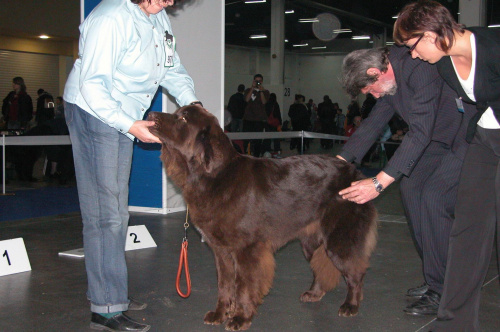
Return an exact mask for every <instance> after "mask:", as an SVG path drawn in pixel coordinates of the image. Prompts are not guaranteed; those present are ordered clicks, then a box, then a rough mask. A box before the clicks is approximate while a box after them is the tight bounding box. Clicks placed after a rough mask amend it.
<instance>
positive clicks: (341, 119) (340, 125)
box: [334, 108, 345, 143]
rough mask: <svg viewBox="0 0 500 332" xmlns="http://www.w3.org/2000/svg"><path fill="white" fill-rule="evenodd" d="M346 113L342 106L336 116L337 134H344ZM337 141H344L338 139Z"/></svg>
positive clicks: (335, 132)
mask: <svg viewBox="0 0 500 332" xmlns="http://www.w3.org/2000/svg"><path fill="white" fill-rule="evenodd" d="M344 124H345V115H344V114H343V113H342V110H341V109H340V108H338V109H337V115H336V116H335V131H334V134H335V135H339V136H344V134H345V130H344ZM337 143H343V141H341V140H338V141H337Z"/></svg>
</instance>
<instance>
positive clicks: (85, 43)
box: [64, 0, 201, 331]
mask: <svg viewBox="0 0 500 332" xmlns="http://www.w3.org/2000/svg"><path fill="white" fill-rule="evenodd" d="M173 3H174V0H103V1H102V2H101V3H100V4H99V5H98V6H97V7H96V8H95V9H94V10H93V11H92V12H91V13H90V15H89V16H88V17H87V18H86V19H85V21H84V22H83V23H82V24H81V26H80V33H81V35H80V42H79V54H78V55H79V57H78V59H77V60H76V62H75V64H74V67H73V70H72V71H71V73H70V75H69V78H68V81H67V83H66V87H65V90H64V100H65V101H66V107H65V113H66V114H65V115H66V122H67V124H68V128H69V131H70V137H71V142H72V147H73V155H74V159H75V171H76V178H77V186H78V195H79V199H80V209H81V213H82V221H83V240H84V249H85V265H86V270H87V279H88V292H87V297H88V299H89V300H90V305H91V307H90V309H91V311H92V316H91V328H94V329H99V330H101V329H106V330H108V331H147V330H149V328H150V326H149V325H145V324H140V323H138V322H136V321H134V320H132V319H131V318H130V317H128V316H127V315H125V314H123V312H124V311H127V310H141V309H144V308H145V307H146V304H144V303H140V302H138V301H136V300H133V299H131V298H130V297H129V296H128V284H127V266H126V262H125V251H124V250H125V239H126V232H127V227H128V219H129V213H128V190H129V188H128V183H129V177H130V168H131V161H132V148H133V141H132V140H133V139H134V138H137V139H138V140H140V141H142V142H146V143H153V142H158V143H159V139H158V138H157V137H156V136H154V135H152V134H151V133H150V132H149V127H150V126H152V125H154V123H153V122H151V121H144V120H142V119H143V118H144V114H145V112H146V111H147V110H148V108H149V107H150V105H151V101H152V99H153V97H154V96H155V93H156V92H157V90H158V88H159V87H160V86H162V87H164V88H166V89H167V90H168V92H169V93H170V94H171V95H172V96H173V97H175V99H176V101H177V103H178V104H179V105H180V106H184V105H188V104H200V105H201V103H200V102H199V101H198V99H197V98H196V96H195V91H194V84H193V80H192V79H191V77H190V76H189V74H188V73H187V72H186V70H185V68H184V67H183V66H182V64H181V62H180V59H179V56H178V54H177V52H176V51H175V38H174V35H173V32H172V29H171V25H170V21H169V19H168V16H167V14H166V12H165V10H164V9H165V8H166V7H168V6H171V5H173Z"/></svg>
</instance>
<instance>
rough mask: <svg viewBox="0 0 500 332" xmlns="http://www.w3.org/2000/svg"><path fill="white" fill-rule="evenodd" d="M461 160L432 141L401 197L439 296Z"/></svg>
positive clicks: (427, 277)
mask: <svg viewBox="0 0 500 332" xmlns="http://www.w3.org/2000/svg"><path fill="white" fill-rule="evenodd" d="M461 167H462V161H461V160H460V159H458V158H457V157H456V156H455V155H454V154H453V153H452V151H451V149H449V148H448V147H447V146H445V145H444V144H442V143H438V142H431V143H430V145H429V146H428V147H427V149H426V150H425V151H424V153H423V155H422V157H421V158H420V160H419V161H418V164H417V165H416V166H415V168H414V169H413V171H412V173H411V174H410V176H409V177H407V178H403V180H402V181H401V198H402V201H403V205H404V208H405V212H406V216H407V219H408V226H409V228H410V233H411V235H412V239H413V241H414V244H415V248H416V249H417V252H418V254H419V256H420V258H421V259H422V270H423V274H424V279H425V281H426V282H427V284H429V288H430V289H432V290H433V291H435V292H438V293H439V294H441V293H442V290H443V283H444V276H445V271H446V259H447V255H448V239H449V235H450V232H451V227H452V225H453V220H454V218H453V217H454V210H455V203H456V197H457V190H458V179H459V176H460V169H461Z"/></svg>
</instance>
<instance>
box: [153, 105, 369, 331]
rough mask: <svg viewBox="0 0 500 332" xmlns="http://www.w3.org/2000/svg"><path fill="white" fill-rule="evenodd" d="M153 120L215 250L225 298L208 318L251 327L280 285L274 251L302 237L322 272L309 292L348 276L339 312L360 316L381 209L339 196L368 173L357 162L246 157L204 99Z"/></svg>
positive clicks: (317, 294)
mask: <svg viewBox="0 0 500 332" xmlns="http://www.w3.org/2000/svg"><path fill="white" fill-rule="evenodd" d="M149 120H152V121H155V126H154V127H151V129H150V130H151V132H152V133H153V134H155V135H156V136H158V137H159V138H160V139H161V141H162V155H161V159H162V161H163V162H164V164H165V167H166V171H167V174H168V175H169V177H170V178H171V179H172V180H173V182H174V183H175V184H176V185H177V186H179V187H180V188H181V189H182V191H183V195H184V199H185V201H186V202H187V204H188V206H189V214H190V217H191V220H192V222H193V224H194V225H195V226H196V227H197V228H198V229H199V230H200V232H201V233H202V234H203V236H204V238H205V240H206V242H207V244H208V245H209V246H210V248H211V249H212V250H213V252H214V256H215V263H216V267H217V277H218V300H217V306H216V308H215V311H210V312H208V313H207V314H206V315H205V319H204V321H205V323H206V324H214V325H217V324H222V323H224V322H227V323H226V329H227V330H233V331H236V330H245V329H248V328H249V327H250V325H251V323H252V317H253V316H254V315H255V313H256V311H257V306H258V305H259V304H260V303H261V302H262V298H263V297H264V296H265V295H266V294H267V293H268V292H269V290H270V288H271V285H272V281H273V277H274V267H275V261H274V252H275V251H276V250H277V249H278V248H280V247H281V246H283V245H284V244H286V243H287V242H288V241H290V240H293V239H297V238H298V239H299V240H300V241H301V244H302V248H303V252H304V255H305V257H306V259H307V260H308V261H309V263H310V266H311V269H312V271H313V274H314V281H313V283H312V285H311V287H310V289H309V290H308V291H306V292H304V293H303V294H302V295H301V297H300V299H301V300H302V301H304V302H314V301H319V300H320V299H321V298H322V297H323V295H325V293H326V292H327V291H329V290H331V289H333V288H335V286H336V285H337V283H338V281H339V279H340V276H341V275H342V276H343V277H344V279H345V281H346V283H347V288H348V293H347V297H346V300H345V302H344V304H342V306H341V307H340V309H339V312H338V313H339V315H340V316H346V317H347V316H354V315H356V314H357V313H358V309H359V305H360V302H361V300H362V298H363V290H362V287H363V277H364V275H365V272H366V269H367V267H368V261H369V258H370V255H371V253H372V251H373V249H374V247H375V244H376V237H377V235H376V227H377V222H376V220H377V213H376V210H375V208H374V206H373V205H372V204H371V203H367V204H364V205H358V204H356V203H352V202H349V201H347V200H343V199H342V198H341V197H340V196H339V195H338V192H339V191H340V190H341V189H343V188H346V187H348V186H349V185H350V184H351V182H353V181H356V180H359V179H361V178H362V176H361V174H360V173H359V172H358V171H357V170H356V169H355V167H354V166H353V165H351V164H348V163H346V162H344V161H341V160H339V159H337V158H334V157H331V156H325V155H304V156H293V157H288V158H283V159H270V158H269V159H267V158H254V157H251V156H247V155H240V154H238V153H237V152H236V151H235V149H234V148H233V146H232V144H231V141H230V140H229V138H228V137H227V136H226V135H225V134H224V132H223V131H222V129H221V127H220V126H219V123H218V121H217V118H215V116H213V115H212V114H210V113H209V112H207V111H206V110H204V109H203V108H201V107H199V106H186V107H183V108H180V109H179V110H177V111H176V112H175V113H174V114H168V113H151V114H150V115H149Z"/></svg>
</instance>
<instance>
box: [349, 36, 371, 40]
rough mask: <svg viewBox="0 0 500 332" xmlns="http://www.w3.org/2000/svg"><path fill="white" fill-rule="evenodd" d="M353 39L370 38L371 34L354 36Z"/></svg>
mask: <svg viewBox="0 0 500 332" xmlns="http://www.w3.org/2000/svg"><path fill="white" fill-rule="evenodd" d="M351 39H356V40H359V39H370V36H352V37H351Z"/></svg>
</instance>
